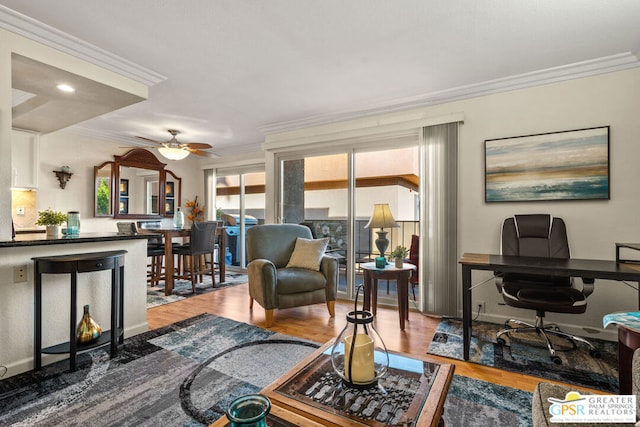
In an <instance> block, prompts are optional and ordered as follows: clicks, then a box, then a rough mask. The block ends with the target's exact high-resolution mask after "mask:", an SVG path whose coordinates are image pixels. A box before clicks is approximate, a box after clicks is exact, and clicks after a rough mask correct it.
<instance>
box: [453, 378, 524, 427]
mask: <svg viewBox="0 0 640 427" xmlns="http://www.w3.org/2000/svg"><path fill="white" fill-rule="evenodd" d="M531 399H532V394H531V393H529V392H526V391H522V390H518V389H515V388H511V387H505V386H500V385H497V384H493V383H488V382H485V381H480V380H475V379H472V378H468V377H463V376H460V375H454V376H453V381H452V382H451V386H450V387H449V393H448V394H447V400H446V402H445V405H444V414H443V418H444V421H445V423H444V425H446V426H464V427H487V426H510V427H529V426H531V425H532V423H533V422H532V419H531Z"/></svg>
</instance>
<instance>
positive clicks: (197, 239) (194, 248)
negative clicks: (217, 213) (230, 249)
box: [173, 221, 218, 293]
mask: <svg viewBox="0 0 640 427" xmlns="http://www.w3.org/2000/svg"><path fill="white" fill-rule="evenodd" d="M217 227H218V223H217V222H216V221H205V222H194V223H193V224H192V225H191V233H190V235H189V243H186V244H184V245H178V246H174V247H173V253H174V254H175V255H178V257H182V258H183V263H182V264H183V266H184V272H183V273H179V274H177V275H176V278H178V279H188V280H190V281H191V288H192V290H193V292H194V293H195V291H196V283H197V281H198V276H200V277H202V275H203V274H207V273H208V274H211V283H212V285H213V286H214V287H215V285H216V278H215V268H214V265H213V264H209V265H207V262H205V256H206V255H210V256H211V257H212V259H213V256H214V253H215V250H216V229H217Z"/></svg>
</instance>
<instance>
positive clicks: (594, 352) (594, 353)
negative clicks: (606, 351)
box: [589, 348, 602, 359]
mask: <svg viewBox="0 0 640 427" xmlns="http://www.w3.org/2000/svg"><path fill="white" fill-rule="evenodd" d="M589 356H591V357H593V358H594V359H600V358H601V357H602V354H601V353H600V352H599V351H598V350H593V349H591V348H590V349H589Z"/></svg>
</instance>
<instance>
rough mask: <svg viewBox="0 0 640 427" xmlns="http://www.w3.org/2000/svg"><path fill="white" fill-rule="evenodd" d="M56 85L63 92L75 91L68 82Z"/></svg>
mask: <svg viewBox="0 0 640 427" xmlns="http://www.w3.org/2000/svg"><path fill="white" fill-rule="evenodd" d="M56 87H57V88H58V89H59V90H61V91H63V92H75V91H76V90H75V88H74V87H73V86H69V85H68V84H65V83H61V84H59V85H58V86H56Z"/></svg>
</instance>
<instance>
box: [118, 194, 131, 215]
mask: <svg viewBox="0 0 640 427" xmlns="http://www.w3.org/2000/svg"><path fill="white" fill-rule="evenodd" d="M118 213H122V214H127V213H129V198H128V197H121V198H120V208H119V210H118Z"/></svg>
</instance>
